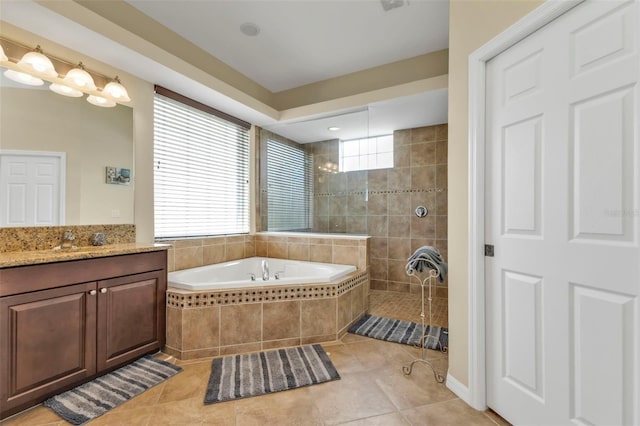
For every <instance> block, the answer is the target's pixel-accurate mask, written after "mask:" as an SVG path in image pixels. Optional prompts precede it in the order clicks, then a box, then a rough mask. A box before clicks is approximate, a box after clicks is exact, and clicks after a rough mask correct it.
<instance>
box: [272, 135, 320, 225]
mask: <svg viewBox="0 0 640 426" xmlns="http://www.w3.org/2000/svg"><path fill="white" fill-rule="evenodd" d="M312 197H313V159H312V157H311V155H310V154H308V153H307V152H305V151H304V150H303V149H301V148H297V147H295V146H293V145H289V144H286V143H282V142H279V141H277V140H273V139H267V209H268V222H267V226H268V230H269V231H302V230H306V229H309V228H311V227H312V226H311V220H312V217H313V210H312V206H313V202H312V201H313V199H312Z"/></svg>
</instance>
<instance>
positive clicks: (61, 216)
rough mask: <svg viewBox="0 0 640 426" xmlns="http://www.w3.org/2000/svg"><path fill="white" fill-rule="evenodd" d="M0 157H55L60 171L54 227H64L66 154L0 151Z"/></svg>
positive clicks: (17, 150) (14, 150) (15, 150)
mask: <svg viewBox="0 0 640 426" xmlns="http://www.w3.org/2000/svg"><path fill="white" fill-rule="evenodd" d="M0 155H21V156H32V157H36V156H37V157H55V158H57V159H59V160H60V170H59V172H60V173H58V183H59V185H60V191H59V195H60V200H59V203H58V204H59V209H58V215H59V217H58V219H59V223H58V225H56V226H63V225H65V222H66V218H65V212H66V211H65V205H66V203H67V153H66V152H57V151H22V150H19V149H0Z"/></svg>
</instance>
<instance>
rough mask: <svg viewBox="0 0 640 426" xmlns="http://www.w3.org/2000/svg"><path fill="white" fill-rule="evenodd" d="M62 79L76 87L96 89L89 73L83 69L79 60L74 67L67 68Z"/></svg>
mask: <svg viewBox="0 0 640 426" xmlns="http://www.w3.org/2000/svg"><path fill="white" fill-rule="evenodd" d="M62 81H64V83H65V84H67V85H69V86H71V87H77V88H79V89H85V90H96V84H95V83H94V82H93V77H91V74H89V73H88V72H87V71H86V70H85V69H84V65H83V64H82V62H80V63H79V64H78V66H77V67H76V68H73V69H71V70H69V72H67V75H65V76H64V78H63V79H62Z"/></svg>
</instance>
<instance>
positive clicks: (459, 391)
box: [446, 373, 472, 405]
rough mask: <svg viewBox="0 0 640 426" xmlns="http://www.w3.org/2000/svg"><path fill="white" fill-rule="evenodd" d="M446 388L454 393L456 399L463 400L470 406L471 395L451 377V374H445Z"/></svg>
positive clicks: (466, 388)
mask: <svg viewBox="0 0 640 426" xmlns="http://www.w3.org/2000/svg"><path fill="white" fill-rule="evenodd" d="M446 383H447V388H448V389H449V390H450V391H451V392H453V393H455V394H456V395H457V396H458V398H460V399H461V400H463V401H464V402H466V403H467V404H469V405H472V404H471V393H470V392H469V388H468V387H467V386H465V385H463V384H462V383H461V382H460V381H459V380H458V379H456V378H455V377H453V376H452V375H451V374H448V373H447V382H446Z"/></svg>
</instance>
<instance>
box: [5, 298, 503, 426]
mask: <svg viewBox="0 0 640 426" xmlns="http://www.w3.org/2000/svg"><path fill="white" fill-rule="evenodd" d="M376 293H377V294H376ZM371 300H372V313H373V314H375V315H384V316H389V317H392V318H399V319H407V320H413V321H416V316H415V315H416V309H415V307H416V306H418V308H417V314H418V316H417V320H419V295H417V296H416V295H411V294H403V293H395V294H394V293H387V292H375V291H374V292H372V299H371ZM416 300H418V304H417V305H416ZM438 303H439V306H440V308H443V307H445V308H446V299H441V300H439V301H438ZM442 312H445V313H446V310H444V311H443V310H442V309H441V312H440V314H439V315H441V314H442ZM403 315H404V316H403ZM446 324H447V323H446V321H441V322H440V325H446ZM322 346H323V348H324V349H325V351H326V352H327V353H328V354H329V358H330V359H331V361H332V362H333V363H334V365H335V367H336V369H337V370H338V373H339V374H340V375H341V380H337V381H333V382H328V383H323V384H320V385H316V386H309V387H305V388H300V389H295V390H290V391H284V392H278V393H274V394H268V395H263V396H259V397H254V398H246V399H240V400H236V401H229V402H224V403H218V404H210V405H204V403H203V398H204V393H205V390H206V385H207V382H208V379H209V375H210V372H211V358H207V359H200V360H191V361H179V360H176V359H175V358H172V357H168V356H165V358H163V359H167V360H168V361H170V362H174V363H176V364H178V365H180V366H181V367H182V368H183V369H184V371H183V372H181V373H179V374H177V375H176V376H174V377H172V378H171V379H169V380H167V381H166V382H164V383H162V384H160V385H158V386H156V387H154V388H152V389H150V390H149V391H147V392H145V393H143V394H141V395H139V396H137V397H136V398H133V399H132V400H131V401H128V402H126V403H125V404H123V405H121V406H120V407H118V408H116V409H114V410H112V411H111V412H110V413H107V414H105V415H103V416H102V417H100V418H98V419H96V420H94V421H93V422H91V423H90V424H96V425H123V424H126V425H136V424H139V425H149V426H151V425H153V426H155V425H221V426H244V425H324V424H327V425H329V424H349V425H385V426H387V425H388V426H393V425H408V424H414V425H422V424H428V425H431V424H437V425H449V424H451V425H459V424H465V425H467V424H468V425H476V424H477V425H491V426H496V424H497V425H499V426H506V425H508V423H506V422H504V420H503V419H501V418H500V417H499V416H498V415H497V414H495V413H493V412H490V411H488V412H486V413H481V412H477V411H475V410H473V409H472V408H470V407H468V406H467V405H466V404H464V402H462V401H460V400H458V399H457V398H456V397H455V395H454V394H453V393H451V392H450V391H449V390H448V389H447V388H446V386H445V385H443V384H437V383H435V381H434V378H433V374H432V372H431V370H430V369H429V368H428V367H427V366H425V365H422V364H420V363H418V364H416V365H415V366H414V370H413V372H412V374H411V375H410V376H405V375H404V374H403V373H402V366H403V365H408V364H409V363H410V362H411V361H412V360H414V359H416V358H419V357H420V349H419V348H414V347H410V346H407V345H400V344H396V343H389V342H383V341H380V340H375V339H370V338H367V337H363V336H358V335H353V334H346V335H345V336H343V338H342V339H341V340H340V341H337V342H331V343H330V344H323V345H322ZM160 356H162V355H160ZM426 357H427V359H429V360H431V361H432V362H433V363H434V365H435V366H436V367H437V368H438V371H441V372H442V373H443V374H444V373H445V372H446V370H447V366H448V365H447V363H448V358H447V354H446V353H445V354H443V353H441V352H437V351H431V350H428V351H427V354H426ZM14 425H29V426H31V425H33V426H44V425H67V423H66V422H64V421H63V420H62V419H60V418H59V417H58V416H57V415H56V414H55V413H53V412H52V411H51V410H49V409H47V408H44V407H42V406H39V407H36V408H35V409H32V410H29V411H26V412H24V413H22V414H20V415H18V416H15V417H13V418H11V419H7V420H5V421H4V422H2V426H14Z"/></svg>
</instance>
